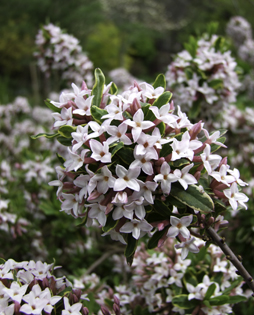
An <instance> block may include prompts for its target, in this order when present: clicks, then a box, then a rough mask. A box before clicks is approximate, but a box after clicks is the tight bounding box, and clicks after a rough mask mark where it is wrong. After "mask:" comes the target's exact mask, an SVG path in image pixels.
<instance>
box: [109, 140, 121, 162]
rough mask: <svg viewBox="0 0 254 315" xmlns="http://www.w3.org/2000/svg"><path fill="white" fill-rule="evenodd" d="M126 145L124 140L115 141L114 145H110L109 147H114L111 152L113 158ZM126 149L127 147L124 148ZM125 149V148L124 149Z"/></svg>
mask: <svg viewBox="0 0 254 315" xmlns="http://www.w3.org/2000/svg"><path fill="white" fill-rule="evenodd" d="M123 147H124V143H123V142H122V141H120V142H118V143H114V144H113V145H111V146H109V148H110V149H111V148H113V150H112V152H111V158H112V157H113V156H114V155H115V154H116V153H117V152H118V151H119V150H120V149H122V148H123ZM124 149H125V148H124ZM124 149H123V150H124Z"/></svg>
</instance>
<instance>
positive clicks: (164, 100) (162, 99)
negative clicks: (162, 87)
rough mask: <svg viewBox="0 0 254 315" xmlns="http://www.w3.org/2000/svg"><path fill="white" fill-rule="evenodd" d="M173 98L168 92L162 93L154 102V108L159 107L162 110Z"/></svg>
mask: <svg viewBox="0 0 254 315" xmlns="http://www.w3.org/2000/svg"><path fill="white" fill-rule="evenodd" d="M171 97H172V93H171V92H169V91H166V92H164V93H162V94H161V95H160V96H159V97H158V98H157V99H156V100H155V101H154V102H153V106H157V107H158V108H161V107H162V106H163V105H166V104H168V103H169V101H170V99H171Z"/></svg>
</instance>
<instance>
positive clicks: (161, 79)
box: [153, 73, 166, 89]
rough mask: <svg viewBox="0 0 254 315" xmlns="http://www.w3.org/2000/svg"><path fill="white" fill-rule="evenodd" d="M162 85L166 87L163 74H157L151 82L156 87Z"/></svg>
mask: <svg viewBox="0 0 254 315" xmlns="http://www.w3.org/2000/svg"><path fill="white" fill-rule="evenodd" d="M159 86H162V87H163V88H164V89H166V79H165V76H164V74H162V73H161V74H159V75H158V76H157V78H156V79H155V81H154V83H153V87H154V88H155V89H156V88H157V87H159Z"/></svg>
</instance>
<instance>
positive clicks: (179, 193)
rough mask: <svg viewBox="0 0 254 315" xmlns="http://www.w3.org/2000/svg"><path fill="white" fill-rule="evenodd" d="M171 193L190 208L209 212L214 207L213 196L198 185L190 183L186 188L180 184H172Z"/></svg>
mask: <svg viewBox="0 0 254 315" xmlns="http://www.w3.org/2000/svg"><path fill="white" fill-rule="evenodd" d="M170 194H171V195H172V196H173V197H175V198H176V199H178V200H179V201H181V202H182V203H183V204H185V205H187V206H189V207H190V208H192V209H194V210H197V211H200V212H203V213H209V212H212V211H213V209H214V204H213V201H212V199H211V197H210V196H209V195H208V194H207V193H206V192H204V191H202V190H201V189H200V188H199V187H198V186H196V185H189V186H188V188H187V189H186V190H184V188H183V187H182V186H181V185H180V184H179V183H174V184H172V187H171V191H170Z"/></svg>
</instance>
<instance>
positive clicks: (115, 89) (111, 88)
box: [109, 82, 118, 95]
mask: <svg viewBox="0 0 254 315" xmlns="http://www.w3.org/2000/svg"><path fill="white" fill-rule="evenodd" d="M117 92H118V88H117V86H116V84H115V83H114V82H112V83H111V86H110V89H109V93H110V94H111V95H116V94H117Z"/></svg>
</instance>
